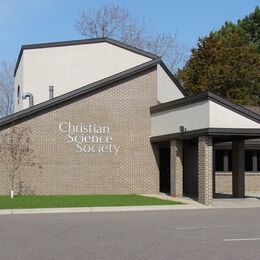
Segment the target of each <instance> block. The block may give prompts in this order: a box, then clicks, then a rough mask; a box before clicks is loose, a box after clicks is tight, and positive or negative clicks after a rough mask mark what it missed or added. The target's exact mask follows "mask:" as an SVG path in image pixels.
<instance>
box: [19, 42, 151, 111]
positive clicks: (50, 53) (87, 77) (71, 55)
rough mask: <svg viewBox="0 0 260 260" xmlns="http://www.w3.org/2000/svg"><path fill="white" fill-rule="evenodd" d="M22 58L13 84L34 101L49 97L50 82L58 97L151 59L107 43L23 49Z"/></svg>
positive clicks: (41, 100)
mask: <svg viewBox="0 0 260 260" xmlns="http://www.w3.org/2000/svg"><path fill="white" fill-rule="evenodd" d="M22 59H23V63H20V65H19V68H18V70H19V69H20V66H23V70H22V72H23V78H20V76H19V73H18V74H17V76H16V87H17V86H18V84H21V85H23V92H27V91H28V92H31V93H32V94H33V95H34V101H35V104H37V103H40V102H43V101H45V100H48V99H49V86H50V85H53V86H54V95H55V96H59V95H62V94H64V93H67V92H69V91H72V90H74V89H77V88H79V87H82V86H84V85H87V84H89V83H92V82H95V81H98V80H101V79H103V78H106V77H109V76H111V75H113V74H116V73H119V72H121V71H124V70H127V69H129V68H132V67H135V66H137V65H140V64H142V63H144V62H147V61H149V60H151V59H150V58H148V57H145V56H143V55H140V54H136V53H134V52H132V51H129V50H126V49H123V48H120V47H117V46H115V45H112V44H110V43H107V42H103V43H91V44H82V45H74V46H63V47H48V48H38V49H27V50H24V51H23V55H22ZM26 107H28V100H25V101H23V108H26Z"/></svg>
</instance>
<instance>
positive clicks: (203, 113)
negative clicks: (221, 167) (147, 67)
mask: <svg viewBox="0 0 260 260" xmlns="http://www.w3.org/2000/svg"><path fill="white" fill-rule="evenodd" d="M151 114H152V137H151V142H153V143H160V142H162V141H169V142H170V162H171V163H170V179H171V181H170V183H171V187H170V193H171V195H172V196H174V197H181V196H182V195H183V191H185V190H187V189H186V188H185V186H187V185H191V184H192V185H193V189H189V190H193V194H194V195H196V196H197V197H198V201H199V202H200V203H202V204H205V205H211V204H212V199H213V195H214V145H215V144H216V143H219V142H228V141H232V155H233V156H232V158H233V160H232V164H233V168H232V169H233V170H232V187H233V191H232V192H233V197H237V198H242V197H244V196H245V148H244V146H245V140H246V139H251V138H257V137H260V117H259V115H257V114H255V113H252V112H250V111H248V110H247V109H244V108H243V107H240V106H237V105H234V104H233V103H231V102H229V101H226V100H224V99H223V98H220V97H218V96H216V95H214V94H211V93H204V94H200V95H196V96H192V97H188V98H183V99H179V100H176V101H171V102H168V103H164V104H160V105H157V106H154V107H151ZM188 143H189V144H188ZM192 147H193V148H192Z"/></svg>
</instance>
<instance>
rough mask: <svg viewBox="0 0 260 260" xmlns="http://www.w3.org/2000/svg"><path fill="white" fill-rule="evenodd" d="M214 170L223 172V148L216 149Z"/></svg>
mask: <svg viewBox="0 0 260 260" xmlns="http://www.w3.org/2000/svg"><path fill="white" fill-rule="evenodd" d="M215 170H216V171H217V172H223V171H224V151H223V150H216V154H215Z"/></svg>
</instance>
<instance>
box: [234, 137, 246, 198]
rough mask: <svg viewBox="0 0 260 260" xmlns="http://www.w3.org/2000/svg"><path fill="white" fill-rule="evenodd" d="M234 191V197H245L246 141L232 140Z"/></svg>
mask: <svg viewBox="0 0 260 260" xmlns="http://www.w3.org/2000/svg"><path fill="white" fill-rule="evenodd" d="M232 192H233V197H234V198H243V197H245V141H244V140H236V141H233V142H232Z"/></svg>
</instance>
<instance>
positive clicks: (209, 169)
mask: <svg viewBox="0 0 260 260" xmlns="http://www.w3.org/2000/svg"><path fill="white" fill-rule="evenodd" d="M212 180H213V142H212V137H210V136H202V137H199V138H198V182H199V183H198V193H199V202H200V203H202V204H205V205H211V204H212V197H213V185H212Z"/></svg>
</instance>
